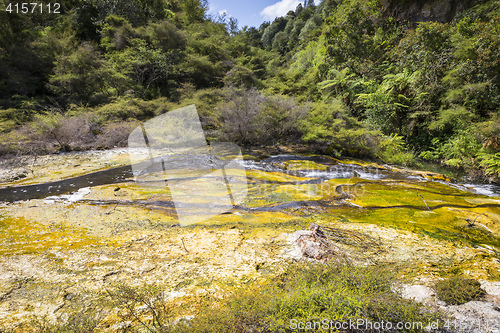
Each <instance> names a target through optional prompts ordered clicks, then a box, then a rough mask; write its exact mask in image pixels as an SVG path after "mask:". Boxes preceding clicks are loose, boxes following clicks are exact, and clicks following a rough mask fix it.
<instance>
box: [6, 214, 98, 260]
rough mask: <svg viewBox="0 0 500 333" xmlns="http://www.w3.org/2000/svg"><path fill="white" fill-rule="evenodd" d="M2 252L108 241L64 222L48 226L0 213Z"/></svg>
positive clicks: (32, 251)
mask: <svg viewBox="0 0 500 333" xmlns="http://www.w3.org/2000/svg"><path fill="white" fill-rule="evenodd" d="M0 232H1V233H2V236H3V237H2V241H1V242H0V255H14V254H40V253H45V252H46V251H48V250H56V249H65V250H69V249H79V248H82V247H86V246H102V245H105V244H106V241H105V240H104V239H102V238H99V237H95V236H89V235H88V233H87V232H86V230H84V229H81V228H73V227H67V226H64V225H62V224H52V225H49V226H46V225H43V224H40V223H38V222H35V221H31V220H28V219H26V218H22V217H17V218H12V217H6V216H2V217H0Z"/></svg>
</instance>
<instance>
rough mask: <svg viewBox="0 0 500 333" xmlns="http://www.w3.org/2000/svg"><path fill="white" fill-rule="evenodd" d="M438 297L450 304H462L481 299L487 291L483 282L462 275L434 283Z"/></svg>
mask: <svg viewBox="0 0 500 333" xmlns="http://www.w3.org/2000/svg"><path fill="white" fill-rule="evenodd" d="M434 290H435V291H436V294H437V297H438V298H439V299H440V300H442V301H443V302H446V303H448V304H453V305H460V304H464V303H467V302H470V301H477V300H479V299H481V298H482V297H483V296H484V294H485V292H484V290H483V289H482V288H481V284H480V283H479V282H478V281H476V280H474V279H468V278H465V277H462V276H454V277H451V278H448V279H445V280H441V281H438V282H436V283H435V284H434Z"/></svg>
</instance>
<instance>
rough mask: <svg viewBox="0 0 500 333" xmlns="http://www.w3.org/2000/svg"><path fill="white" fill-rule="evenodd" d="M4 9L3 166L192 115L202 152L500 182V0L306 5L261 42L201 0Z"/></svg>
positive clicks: (259, 32)
mask: <svg viewBox="0 0 500 333" xmlns="http://www.w3.org/2000/svg"><path fill="white" fill-rule="evenodd" d="M11 2H12V3H15V2H14V1H8V0H3V1H2V2H1V3H0V7H1V8H0V155H4V156H10V155H15V154H43V153H49V152H55V151H70V150H80V149H90V148H94V149H95V148H99V149H105V148H112V147H116V146H124V145H126V142H127V136H128V133H130V131H131V130H133V129H134V128H135V127H136V126H137V124H138V122H140V121H144V120H147V119H149V118H152V117H154V116H156V115H158V114H161V113H164V112H167V111H169V110H172V109H175V108H177V107H179V106H183V105H188V104H193V103H194V104H196V105H197V107H198V111H199V112H200V115H201V119H202V124H203V126H204V128H205V130H206V133H207V136H208V138H209V140H218V141H222V140H223V141H233V142H237V143H239V144H241V145H243V146H249V147H250V146H257V145H268V146H273V145H278V144H279V145H292V144H301V145H305V146H307V147H308V149H310V151H311V152H321V153H326V154H330V155H332V156H336V157H346V156H349V157H356V158H367V159H378V160H382V161H384V162H386V163H393V164H400V165H418V164H419V163H423V162H424V163H425V162H432V163H440V164H443V165H446V166H449V167H451V168H454V169H456V170H460V171H462V172H465V173H466V174H468V175H469V176H471V177H473V178H475V179H478V180H483V181H487V180H489V181H492V180H498V177H500V140H499V136H500V114H499V110H500V1H498V0H490V1H462V2H459V3H458V2H457V1H454V0H447V1H445V0H439V1H438V0H435V1H417V0H370V1H369V0H324V1H322V2H320V3H317V4H315V3H314V2H313V1H312V0H307V1H305V3H304V4H299V5H298V6H297V8H296V9H295V10H294V11H290V12H288V14H287V15H286V16H284V17H279V18H277V19H275V20H274V21H273V22H266V23H263V24H262V25H261V26H260V27H258V28H255V27H247V26H245V27H239V26H238V22H237V21H236V20H235V19H234V18H231V17H227V16H217V17H215V16H210V15H208V3H207V2H206V1H205V0H120V1H115V0H69V1H62V2H61V9H60V14H55V13H48V12H44V13H39V12H36V11H35V12H34V13H28V14H23V13H16V12H15V11H11V10H10V11H9V10H8V9H9V7H8V6H9V4H10V3H11ZM51 2H54V1H52V0H51ZM457 3H458V4H457ZM10 8H12V7H10ZM443 8H444V9H443ZM426 11H430V12H431V13H432V15H431V16H429V15H427V16H425V15H424V14H425V12H426ZM423 13H424V14H423Z"/></svg>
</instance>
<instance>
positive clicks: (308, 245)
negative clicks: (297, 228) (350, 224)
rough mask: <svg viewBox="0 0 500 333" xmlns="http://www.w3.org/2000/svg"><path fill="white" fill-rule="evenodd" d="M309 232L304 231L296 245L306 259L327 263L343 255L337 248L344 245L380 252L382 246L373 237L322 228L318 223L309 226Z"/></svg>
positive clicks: (327, 227) (326, 227)
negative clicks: (340, 244)
mask: <svg viewBox="0 0 500 333" xmlns="http://www.w3.org/2000/svg"><path fill="white" fill-rule="evenodd" d="M308 229H309V230H307V231H302V234H301V235H300V236H299V237H298V238H297V240H296V243H297V246H298V247H299V248H300V250H301V252H302V255H303V256H304V257H306V258H311V259H315V260H322V261H326V260H329V259H331V258H333V257H339V256H340V255H343V253H342V251H341V250H340V249H339V247H338V246H337V244H338V243H342V244H345V245H349V246H354V247H356V248H358V249H360V250H363V251H366V250H371V251H373V250H375V251H376V252H378V251H380V250H381V248H380V244H379V243H378V242H377V241H375V240H374V239H373V238H372V237H370V236H368V235H366V234H363V233H361V232H358V231H353V230H345V229H340V228H335V227H329V226H322V225H319V224H316V223H311V224H310V225H309V228H308Z"/></svg>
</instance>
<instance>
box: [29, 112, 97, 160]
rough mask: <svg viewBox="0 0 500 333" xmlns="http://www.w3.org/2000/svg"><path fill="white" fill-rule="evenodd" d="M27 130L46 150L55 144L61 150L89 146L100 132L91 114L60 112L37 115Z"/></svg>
mask: <svg viewBox="0 0 500 333" xmlns="http://www.w3.org/2000/svg"><path fill="white" fill-rule="evenodd" d="M27 127H28V128H27V129H26V131H27V132H28V137H29V138H30V139H31V141H32V142H39V143H41V144H43V145H44V146H45V149H46V150H51V149H52V148H53V147H54V146H55V147H57V148H58V150H61V151H71V150H74V149H82V148H88V147H89V146H90V144H91V143H93V142H94V141H95V140H96V135H97V133H98V132H99V126H98V124H97V120H96V119H95V118H94V117H92V116H91V115H88V114H87V115H80V116H75V117H70V116H65V115H62V114H60V113H49V114H46V115H36V116H35V118H34V120H33V121H32V122H31V123H29V124H28V126H27Z"/></svg>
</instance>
